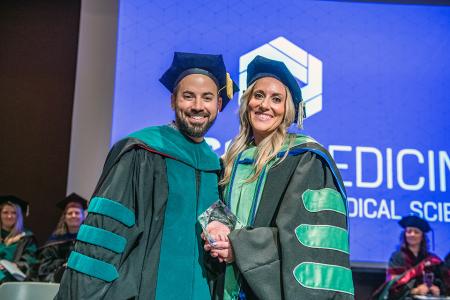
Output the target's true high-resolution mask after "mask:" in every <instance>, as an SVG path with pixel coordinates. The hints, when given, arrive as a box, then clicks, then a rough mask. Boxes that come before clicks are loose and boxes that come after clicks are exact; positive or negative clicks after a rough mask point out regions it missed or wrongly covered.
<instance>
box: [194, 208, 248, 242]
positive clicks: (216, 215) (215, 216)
mask: <svg viewBox="0 0 450 300" xmlns="http://www.w3.org/2000/svg"><path fill="white" fill-rule="evenodd" d="M197 220H198V222H199V223H200V225H201V226H202V228H203V234H204V235H205V237H206V238H207V239H208V242H209V243H210V244H212V243H214V242H215V240H214V239H213V238H212V237H211V236H210V234H209V232H208V230H207V227H208V225H210V224H211V223H212V222H214V221H217V222H220V223H222V224H223V225H225V226H226V227H228V228H229V229H230V231H232V230H234V229H239V228H242V227H244V226H243V225H242V223H241V222H240V221H239V219H238V218H237V217H236V216H235V215H234V214H233V213H232V212H231V210H230V209H229V208H228V207H227V206H226V205H225V204H224V203H223V202H222V201H220V200H217V201H216V202H214V203H213V204H212V205H211V206H210V207H208V209H206V210H205V211H204V212H203V213H202V214H201V215H199V216H198V218H197Z"/></svg>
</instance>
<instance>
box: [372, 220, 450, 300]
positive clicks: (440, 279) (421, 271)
mask: <svg viewBox="0 0 450 300" xmlns="http://www.w3.org/2000/svg"><path fill="white" fill-rule="evenodd" d="M399 225H400V226H401V227H402V228H403V229H404V230H403V231H402V233H401V236H400V248H399V250H397V251H395V252H394V253H392V255H391V257H390V259H389V265H388V269H387V276H386V283H385V284H384V285H383V287H382V288H381V289H379V291H380V292H381V293H380V294H379V293H378V292H376V297H374V298H376V299H408V298H409V297H413V296H415V295H420V296H425V295H430V296H442V295H445V293H446V289H447V287H446V284H445V280H446V279H445V275H446V274H443V272H442V271H443V262H442V260H441V259H440V258H439V257H438V256H437V255H435V254H433V253H431V252H430V251H429V247H428V238H427V236H426V233H427V232H429V231H430V230H431V227H430V225H429V224H428V222H427V221H426V220H424V219H422V218H420V217H418V216H415V215H409V216H405V217H403V218H402V219H401V220H400V221H399Z"/></svg>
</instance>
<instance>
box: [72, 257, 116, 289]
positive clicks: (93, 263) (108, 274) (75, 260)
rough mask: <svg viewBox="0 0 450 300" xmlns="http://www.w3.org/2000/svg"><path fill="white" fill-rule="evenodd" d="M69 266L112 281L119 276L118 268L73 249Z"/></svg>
mask: <svg viewBox="0 0 450 300" xmlns="http://www.w3.org/2000/svg"><path fill="white" fill-rule="evenodd" d="M67 266H68V267H69V268H71V269H73V270H75V271H78V272H80V273H83V274H86V275H89V276H92V277H95V278H98V279H101V280H104V281H107V282H111V281H113V280H115V279H117V278H118V277H119V273H117V270H116V268H115V267H114V266H113V265H111V264H109V263H106V262H104V261H101V260H98V259H95V258H92V257H89V256H86V255H84V254H81V253H79V252H76V251H72V253H70V256H69V260H68V261H67Z"/></svg>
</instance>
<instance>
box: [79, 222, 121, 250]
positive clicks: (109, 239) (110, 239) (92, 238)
mask: <svg viewBox="0 0 450 300" xmlns="http://www.w3.org/2000/svg"><path fill="white" fill-rule="evenodd" d="M77 240H79V241H82V242H85V243H89V244H93V245H96V246H100V247H103V248H106V249H108V250H111V251H114V252H116V253H122V252H123V250H124V249H125V245H126V244H127V240H126V239H125V238H124V237H122V236H120V235H118V234H115V233H112V232H110V231H107V230H104V229H101V228H97V227H93V226H89V225H81V227H80V230H79V231H78V235H77Z"/></svg>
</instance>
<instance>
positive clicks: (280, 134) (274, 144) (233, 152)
mask: <svg viewBox="0 0 450 300" xmlns="http://www.w3.org/2000/svg"><path fill="white" fill-rule="evenodd" d="M257 81H258V80H256V81H255V82H254V83H252V84H251V85H250V86H249V87H248V88H247V90H246V91H245V92H244V94H243V95H242V97H241V104H240V107H239V123H240V126H239V134H238V135H237V136H236V138H234V140H233V142H232V143H231V144H230V147H229V148H228V150H227V152H226V153H225V155H224V159H223V160H224V166H225V170H224V175H223V178H222V180H221V181H220V183H219V184H221V185H226V184H227V183H228V182H230V178H231V172H232V169H233V162H234V161H235V159H236V158H237V156H238V155H239V153H241V152H242V151H244V150H245V149H247V147H248V146H249V144H250V143H251V141H252V140H253V131H252V127H251V124H250V120H249V118H248V103H249V101H250V98H251V95H252V93H253V89H254V87H255V83H256V82H257ZM285 90H286V102H285V112H284V117H283V120H282V122H281V123H280V125H279V126H278V127H277V128H276V130H274V131H273V132H272V133H271V134H269V135H268V136H267V137H266V138H264V139H263V140H262V141H261V142H260V143H259V145H258V146H257V150H256V162H255V164H254V175H253V176H252V177H251V178H249V179H248V180H247V181H246V182H252V181H254V180H256V179H257V178H258V176H259V174H260V173H261V171H262V170H263V168H264V166H265V165H266V164H267V163H268V162H269V161H270V160H272V159H273V158H274V157H275V156H276V155H277V154H278V152H279V151H280V150H281V147H282V146H283V143H284V141H285V140H286V139H289V143H290V144H291V143H292V142H293V141H294V139H295V135H289V134H288V132H287V130H288V128H289V126H290V125H291V124H292V123H293V122H294V119H295V106H294V102H293V100H292V96H291V93H290V92H289V89H288V88H287V87H286V86H285ZM299 118H301V115H300V113H299ZM286 156H287V152H286V153H285V155H284V156H283V158H282V159H281V160H280V161H279V162H281V161H282V160H284V159H285V158H286Z"/></svg>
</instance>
